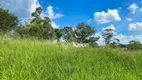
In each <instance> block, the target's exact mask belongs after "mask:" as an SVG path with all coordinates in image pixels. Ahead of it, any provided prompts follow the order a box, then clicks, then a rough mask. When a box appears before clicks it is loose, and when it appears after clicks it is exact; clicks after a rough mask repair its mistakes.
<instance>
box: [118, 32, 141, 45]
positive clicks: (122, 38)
mask: <svg viewBox="0 0 142 80" xmlns="http://www.w3.org/2000/svg"><path fill="white" fill-rule="evenodd" d="M115 38H118V39H119V40H120V43H122V44H128V43H129V41H131V40H136V41H139V42H141V43H142V35H136V36H125V35H123V34H120V35H117V36H115Z"/></svg>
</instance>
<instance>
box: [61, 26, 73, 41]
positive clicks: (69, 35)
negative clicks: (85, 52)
mask: <svg viewBox="0 0 142 80" xmlns="http://www.w3.org/2000/svg"><path fill="white" fill-rule="evenodd" d="M74 37H75V35H74V31H73V29H72V27H68V26H66V27H64V29H63V39H64V40H66V41H69V42H72V41H74Z"/></svg>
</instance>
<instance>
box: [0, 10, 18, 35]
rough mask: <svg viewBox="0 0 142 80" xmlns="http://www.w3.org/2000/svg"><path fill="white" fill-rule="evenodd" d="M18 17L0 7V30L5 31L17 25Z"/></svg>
mask: <svg viewBox="0 0 142 80" xmlns="http://www.w3.org/2000/svg"><path fill="white" fill-rule="evenodd" d="M18 22H19V21H18V17H17V16H15V15H14V14H13V13H10V12H9V10H7V9H2V8H0V30H1V31H2V32H4V33H5V32H7V31H10V30H12V29H14V28H15V27H17V25H18Z"/></svg>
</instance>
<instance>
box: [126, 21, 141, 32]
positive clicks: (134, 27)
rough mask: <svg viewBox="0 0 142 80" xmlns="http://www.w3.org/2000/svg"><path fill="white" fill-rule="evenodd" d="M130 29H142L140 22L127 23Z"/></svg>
mask: <svg viewBox="0 0 142 80" xmlns="http://www.w3.org/2000/svg"><path fill="white" fill-rule="evenodd" d="M128 27H129V30H130V31H142V22H136V23H131V24H129V26H128Z"/></svg>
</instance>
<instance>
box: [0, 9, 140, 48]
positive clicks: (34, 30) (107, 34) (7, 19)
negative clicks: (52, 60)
mask: <svg viewBox="0 0 142 80" xmlns="http://www.w3.org/2000/svg"><path fill="white" fill-rule="evenodd" d="M41 14H42V8H41V7H38V8H36V10H35V12H33V13H32V14H31V16H32V18H31V19H30V20H29V21H25V23H20V22H18V17H17V16H15V15H14V14H12V13H9V11H8V10H5V9H2V8H0V16H1V17H0V31H1V32H2V33H4V34H5V33H7V32H11V31H13V33H9V34H10V35H12V36H13V37H15V36H19V37H20V38H22V39H31V38H33V39H38V40H57V41H58V42H59V41H60V39H61V38H62V39H63V40H65V42H69V43H70V42H75V43H79V44H88V45H89V46H90V47H97V46H98V44H97V41H98V40H99V38H100V37H99V36H98V37H94V36H93V35H95V32H96V30H95V29H94V28H93V27H92V26H90V25H88V24H85V23H83V22H81V23H79V24H78V25H77V26H76V27H75V28H74V29H73V28H72V27H69V26H65V27H64V28H63V29H59V28H58V29H55V28H53V27H52V25H51V22H52V21H51V20H50V18H48V17H47V16H46V17H44V18H43V17H41ZM115 33H116V30H114V29H104V30H103V31H102V37H103V38H104V39H105V44H106V46H110V47H112V48H118V47H121V48H122V45H123V44H120V41H119V39H116V38H114V36H115ZM124 48H127V49H129V50H141V49H142V44H141V43H140V42H138V41H134V40H133V41H130V44H129V45H126V47H124Z"/></svg>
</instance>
